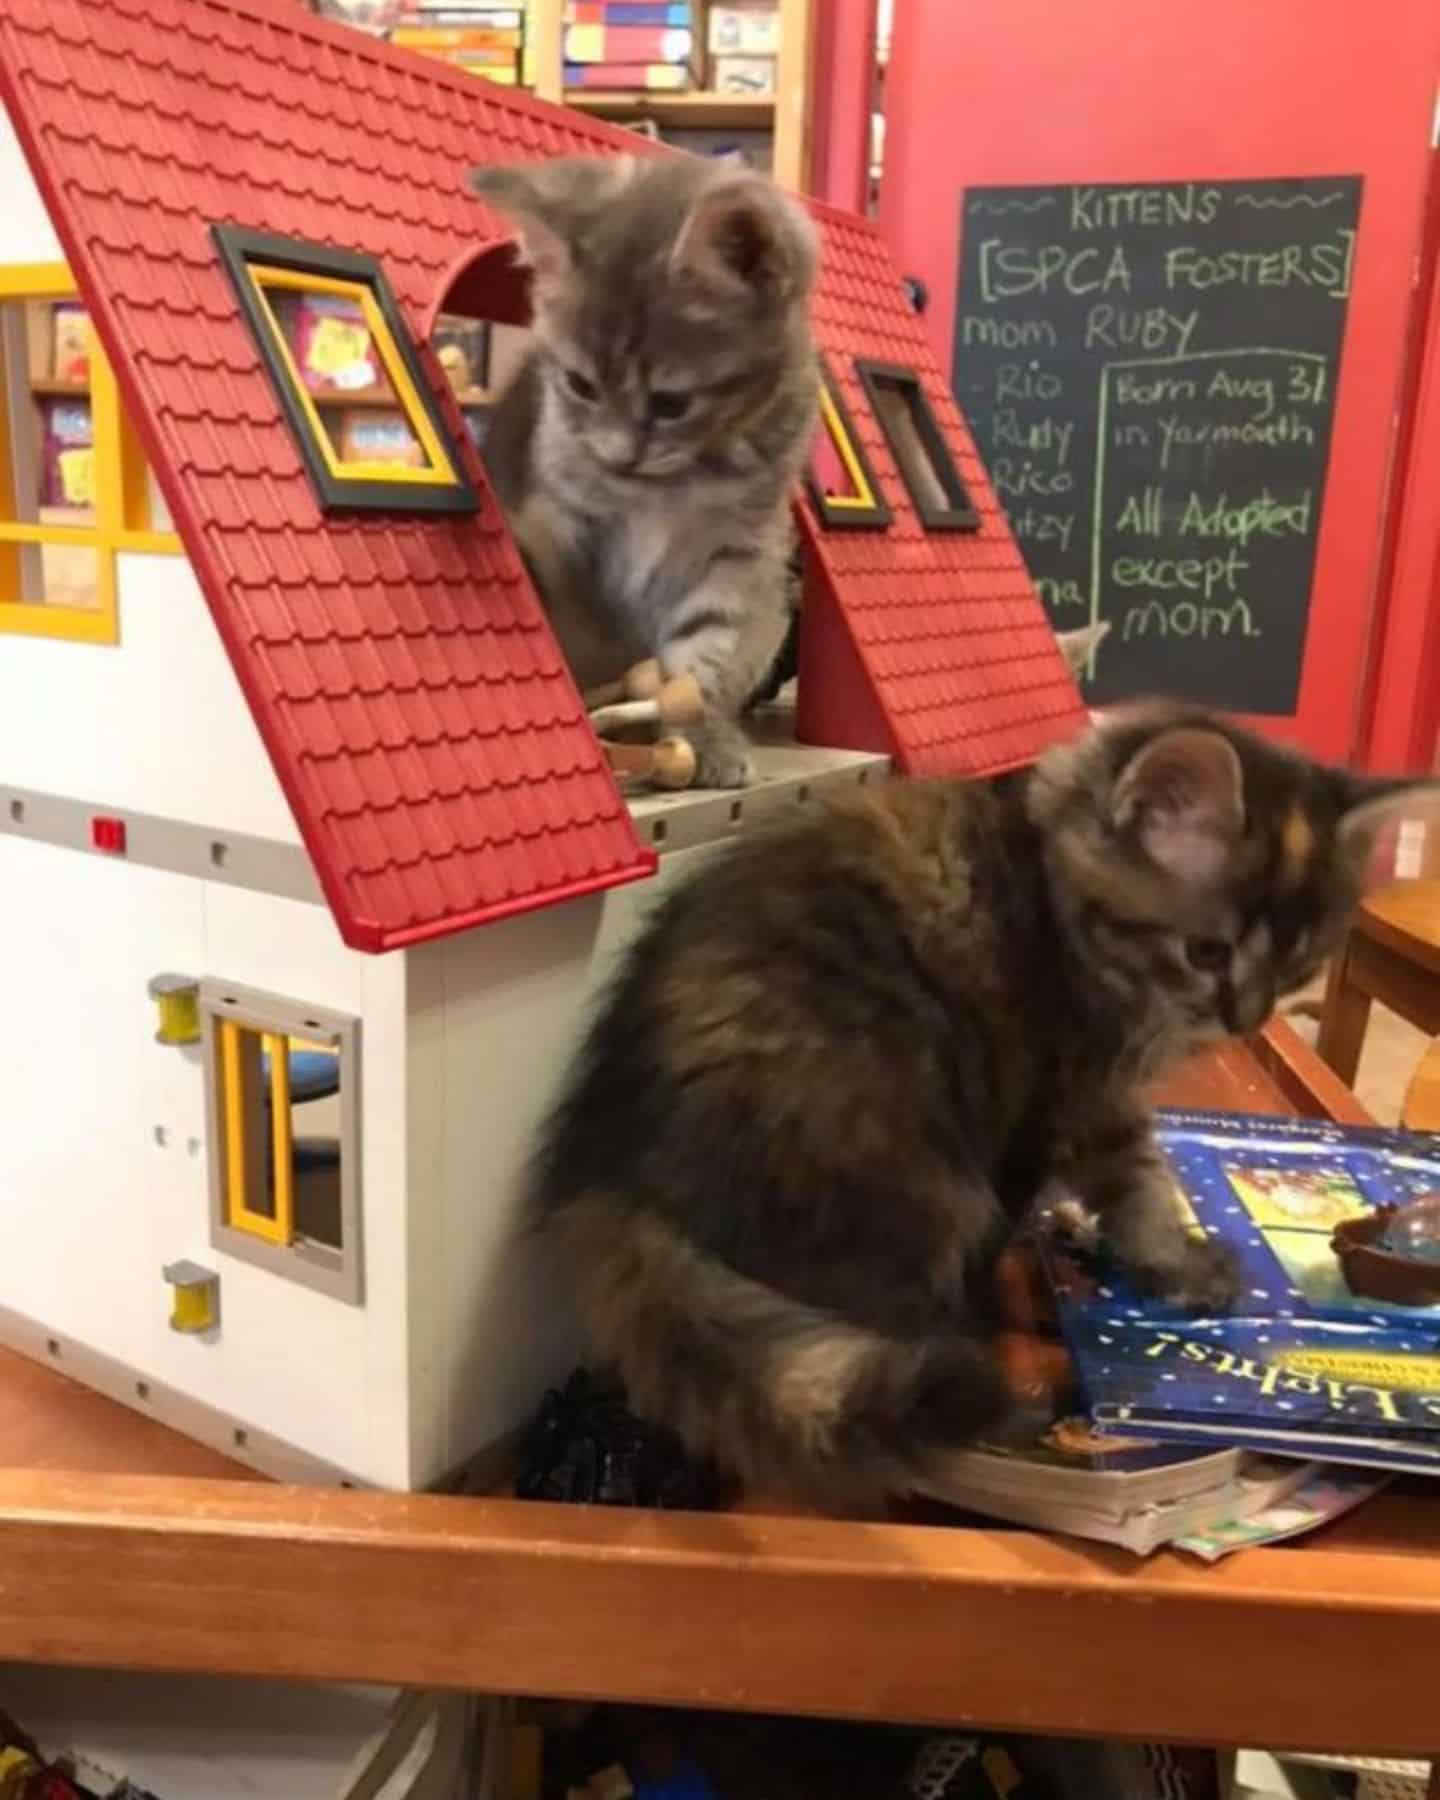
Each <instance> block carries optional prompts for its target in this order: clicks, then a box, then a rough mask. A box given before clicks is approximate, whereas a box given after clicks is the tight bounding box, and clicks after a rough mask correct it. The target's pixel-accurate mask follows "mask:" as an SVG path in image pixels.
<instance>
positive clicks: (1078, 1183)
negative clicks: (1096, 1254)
mask: <svg viewBox="0 0 1440 1800" xmlns="http://www.w3.org/2000/svg"><path fill="white" fill-rule="evenodd" d="M1071 1157H1072V1159H1073V1160H1072V1161H1071V1164H1070V1167H1069V1169H1068V1171H1067V1173H1068V1175H1069V1178H1070V1180H1071V1181H1072V1183H1073V1185H1074V1187H1075V1190H1076V1192H1077V1193H1078V1194H1079V1195H1080V1196H1081V1198H1082V1199H1083V1200H1084V1201H1085V1203H1086V1204H1087V1205H1088V1206H1089V1207H1090V1208H1091V1210H1092V1211H1093V1212H1094V1213H1095V1214H1096V1215H1097V1217H1098V1218H1099V1221H1100V1229H1101V1233H1102V1235H1103V1237H1104V1239H1105V1242H1106V1243H1107V1244H1108V1245H1109V1247H1110V1249H1111V1250H1112V1251H1113V1253H1114V1254H1115V1256H1116V1257H1117V1258H1118V1259H1119V1261H1120V1262H1121V1263H1122V1264H1123V1265H1124V1267H1125V1269H1126V1270H1127V1272H1128V1273H1129V1274H1131V1275H1132V1276H1133V1277H1134V1278H1135V1279H1136V1281H1137V1282H1138V1284H1139V1285H1140V1287H1141V1288H1142V1289H1144V1290H1145V1291H1146V1292H1148V1293H1153V1294H1157V1295H1160V1296H1161V1297H1162V1298H1164V1299H1167V1300H1175V1301H1178V1302H1180V1303H1181V1304H1182V1305H1187V1306H1194V1307H1198V1308H1199V1309H1201V1310H1202V1311H1206V1312H1225V1311H1228V1310H1229V1308H1230V1306H1231V1305H1232V1303H1233V1302H1234V1299H1235V1296H1236V1292H1237V1288H1238V1281H1239V1276H1238V1269H1237V1267H1236V1264H1235V1260H1234V1258H1233V1256H1232V1255H1231V1253H1230V1251H1229V1250H1228V1249H1227V1248H1226V1247H1225V1245H1223V1244H1220V1243H1216V1242H1214V1241H1213V1240H1212V1239H1210V1238H1207V1237H1200V1236H1196V1235H1194V1234H1192V1233H1191V1232H1190V1231H1187V1229H1186V1227H1185V1222H1184V1219H1183V1218H1182V1215H1181V1212H1180V1207H1179V1203H1178V1200H1177V1197H1176V1190H1175V1183H1174V1181H1173V1179H1172V1178H1171V1175H1170V1172H1169V1169H1168V1167H1167V1166H1166V1163H1165V1159H1164V1157H1163V1156H1162V1154H1161V1152H1160V1148H1159V1146H1158V1145H1157V1144H1156V1142H1155V1139H1154V1137H1153V1135H1152V1134H1151V1130H1150V1121H1149V1118H1148V1117H1147V1116H1146V1114H1145V1113H1144V1112H1143V1111H1142V1110H1141V1109H1140V1108H1138V1107H1135V1108H1133V1109H1132V1108H1129V1107H1119V1106H1117V1107H1115V1108H1114V1109H1113V1110H1111V1111H1110V1112H1109V1113H1107V1114H1105V1115H1102V1116H1101V1117H1098V1118H1096V1119H1095V1120H1094V1121H1092V1123H1091V1125H1090V1126H1089V1128H1088V1130H1087V1131H1086V1133H1085V1136H1084V1138H1083V1139H1082V1140H1080V1141H1079V1142H1077V1143H1075V1144H1073V1145H1072V1146H1071Z"/></svg>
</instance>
